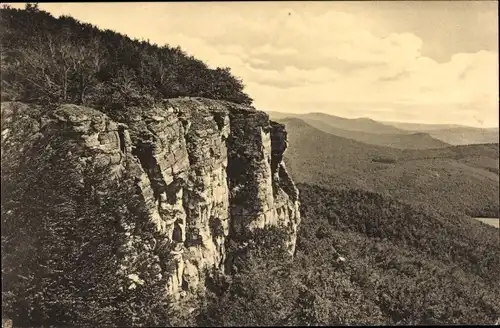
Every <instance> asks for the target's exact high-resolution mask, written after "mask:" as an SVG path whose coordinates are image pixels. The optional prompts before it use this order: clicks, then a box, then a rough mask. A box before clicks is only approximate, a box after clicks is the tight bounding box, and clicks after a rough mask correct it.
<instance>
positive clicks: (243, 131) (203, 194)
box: [2, 98, 300, 296]
mask: <svg viewBox="0 0 500 328" xmlns="http://www.w3.org/2000/svg"><path fill="white" fill-rule="evenodd" d="M22 126H30V127H31V128H30V129H23V131H16V130H19V129H20V128H21V127H22ZM49 131H50V133H51V134H52V135H53V134H58V133H59V134H62V133H64V135H65V137H67V138H68V142H70V141H72V142H75V144H77V145H78V149H79V150H78V151H77V150H76V149H75V158H74V163H68V165H75V166H77V165H78V163H83V162H86V163H91V164H92V166H93V167H95V168H100V169H102V170H105V172H106V176H107V177H108V179H110V180H113V179H115V180H116V179H117V180H119V179H120V178H121V176H122V175H123V174H124V172H127V173H128V174H129V175H132V176H133V177H135V181H136V184H137V187H138V192H139V194H140V197H141V199H142V202H143V204H144V205H145V207H146V209H147V212H148V215H147V218H146V220H147V221H148V222H149V223H150V225H149V226H151V227H153V228H152V229H153V230H154V235H155V240H152V241H146V240H144V239H141V238H142V237H141V231H140V230H137V229H134V228H133V226H134V222H123V224H122V225H123V228H124V229H125V231H126V233H127V236H129V242H128V243H127V245H123V250H124V253H125V256H124V260H123V263H122V264H121V266H120V268H117V271H118V272H119V273H121V274H123V275H129V276H130V277H131V278H130V279H131V280H132V282H133V283H141V281H140V280H141V279H139V278H138V277H137V275H139V274H140V273H137V272H128V265H127V261H129V260H130V259H127V258H130V257H134V254H138V253H141V252H150V253H151V256H154V257H155V258H157V261H158V263H157V264H158V265H157V266H158V274H159V275H160V276H163V277H164V278H166V279H165V281H166V289H167V290H168V292H169V293H170V294H172V295H175V296H180V295H182V294H184V293H185V292H194V291H195V290H197V289H199V288H200V287H203V282H202V279H203V276H204V271H205V269H213V268H215V269H218V270H223V268H224V264H225V260H226V255H227V254H226V250H225V244H226V241H227V240H228V239H229V238H231V239H233V240H238V241H241V242H243V241H244V240H245V238H246V237H245V236H246V235H247V234H248V231H251V230H252V229H255V228H263V227H265V226H268V225H277V226H281V227H283V229H286V231H288V235H289V236H290V239H289V247H290V251H291V252H293V250H294V248H295V240H296V236H297V234H296V233H297V227H298V225H299V223H300V212H299V201H298V191H297V189H296V188H295V186H294V184H293V181H292V180H291V178H290V176H289V174H288V172H287V170H286V167H285V165H284V162H283V153H284V151H285V149H286V143H287V141H286V131H285V128H284V126H283V125H281V124H278V123H274V122H270V121H269V118H268V116H267V114H265V113H263V112H260V111H256V110H255V109H254V108H252V107H247V106H241V105H236V104H233V103H229V102H223V101H213V100H208V99H203V98H178V99H169V100H165V101H164V102H163V103H161V104H157V105H155V106H154V107H152V108H130V109H128V110H127V111H126V112H125V113H122V114H121V115H120V116H119V117H118V116H117V117H114V118H113V119H111V118H110V117H108V116H106V115H105V114H103V113H101V112H99V111H96V110H94V109H90V108H86V107H81V106H75V105H63V106H60V107H59V108H57V109H56V110H54V111H50V112H43V110H42V109H40V107H37V106H28V105H25V104H19V103H3V104H2V151H3V150H4V149H6V150H7V151H8V150H9V149H10V148H12V145H10V146H9V136H10V135H12V134H17V136H18V138H17V139H18V140H19V139H22V140H23V141H22V142H21V143H18V144H16V145H15V147H22V144H29V143H30V142H32V140H37V139H43V138H47V133H49ZM19 136H21V138H19ZM9 147H10V148H9ZM40 151H43V150H40ZM2 166H3V164H2ZM83 174H84V173H82V175H83ZM83 178H84V177H83V176H82V180H83ZM106 186H107V183H106V181H100V182H95V183H94V185H93V186H92V188H95V189H96V190H97V192H98V193H100V194H102V195H106V193H107V192H109V190H108V191H107V190H106ZM160 243H161V244H165V243H166V244H169V245H171V246H172V247H170V248H169V249H170V250H169V252H170V254H161V253H158V252H156V251H155V249H157V245H158V244H160ZM155 252H156V253H155ZM167 255H168V256H167ZM127 256H128V257H127ZM164 258H169V260H168V261H169V262H170V263H162V261H164V260H163V259H164Z"/></svg>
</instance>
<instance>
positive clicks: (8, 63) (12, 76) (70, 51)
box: [0, 4, 252, 112]
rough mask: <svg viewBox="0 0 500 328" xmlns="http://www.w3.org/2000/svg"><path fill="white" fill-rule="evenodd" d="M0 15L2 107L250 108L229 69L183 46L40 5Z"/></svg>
mask: <svg viewBox="0 0 500 328" xmlns="http://www.w3.org/2000/svg"><path fill="white" fill-rule="evenodd" d="M0 14H1V17H2V24H1V32H0V40H1V54H0V56H1V65H2V84H1V87H2V101H22V102H34V103H40V104H45V105H57V104H60V103H74V104H81V105H87V106H90V107H94V108H97V109H100V110H102V111H105V112H110V111H114V110H119V109H120V108H123V107H124V106H140V105H150V104H153V103H154V102H155V101H158V100H161V99H165V98H174V97H184V96H192V97H194V96H198V97H206V98H211V99H218V100H228V101H232V102H235V103H239V104H251V103H252V99H251V98H250V97H249V96H248V95H247V94H245V92H244V91H243V88H244V86H243V83H242V81H241V80H240V79H238V78H236V77H235V76H233V75H232V74H231V71H230V69H229V68H227V67H222V68H219V67H218V68H215V69H212V68H209V67H208V66H207V65H206V64H205V63H203V62H202V61H201V60H198V59H195V58H194V57H193V56H190V55H188V54H186V53H185V52H184V51H183V50H182V49H181V48H180V47H170V46H169V45H167V44H165V45H156V44H151V43H149V42H148V41H147V40H132V39H130V38H129V37H127V36H125V35H122V34H120V33H117V32H115V31H111V30H104V31H103V30H100V29H99V28H97V27H96V26H93V25H91V24H88V23H82V22H79V21H78V20H76V19H74V18H73V17H70V16H61V17H59V18H55V17H53V16H52V15H51V14H49V13H48V12H45V11H43V10H41V9H39V8H38V6H37V5H31V4H28V5H27V6H26V9H25V10H19V9H13V8H10V7H8V6H4V7H3V8H2V9H1V11H0ZM166 39H167V40H168V37H166Z"/></svg>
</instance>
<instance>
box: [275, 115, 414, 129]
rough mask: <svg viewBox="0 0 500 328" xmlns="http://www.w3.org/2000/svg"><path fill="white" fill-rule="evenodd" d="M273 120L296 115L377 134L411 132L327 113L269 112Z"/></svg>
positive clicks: (306, 119)
mask: <svg viewBox="0 0 500 328" xmlns="http://www.w3.org/2000/svg"><path fill="white" fill-rule="evenodd" d="M267 113H268V114H269V117H270V118H271V119H272V120H280V119H283V118H287V117H296V118H300V119H301V120H305V121H306V122H307V121H308V120H314V121H321V122H323V123H325V124H328V125H329V126H331V127H334V128H337V129H342V130H347V131H358V132H365V133H376V134H410V133H411V132H408V131H406V130H402V129H398V128H396V127H394V126H392V125H387V124H383V123H380V122H377V121H375V120H372V119H370V118H353V119H351V118H344V117H339V116H334V115H329V114H325V113H307V114H289V113H279V112H267Z"/></svg>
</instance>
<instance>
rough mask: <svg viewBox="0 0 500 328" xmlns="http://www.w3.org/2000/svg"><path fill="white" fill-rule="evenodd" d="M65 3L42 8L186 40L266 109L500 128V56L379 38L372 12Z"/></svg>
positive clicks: (157, 38)
mask: <svg viewBox="0 0 500 328" xmlns="http://www.w3.org/2000/svg"><path fill="white" fill-rule="evenodd" d="M57 6H58V5H56V4H43V5H42V8H47V9H50V8H53V9H52V11H53V12H55V13H56V14H60V13H62V12H70V13H72V14H73V15H74V16H76V17H77V18H80V19H82V20H86V21H90V22H93V23H95V24H98V25H100V26H103V27H104V28H114V29H115V30H118V31H120V32H122V33H127V34H129V35H131V36H133V37H143V38H145V39H150V40H151V41H153V42H156V43H158V44H163V43H165V42H166V43H169V44H170V45H180V46H181V47H182V48H183V49H184V50H186V51H187V52H188V53H189V54H192V55H194V56H195V57H197V58H199V59H201V60H204V61H205V62H206V63H207V64H209V65H210V66H228V67H231V69H232V71H233V73H234V74H235V75H237V76H238V77H241V78H242V79H243V81H244V83H245V84H246V86H247V92H248V93H249V94H250V96H251V97H252V98H254V99H255V105H256V107H258V108H261V109H269V110H278V111H280V110H281V111H289V112H300V111H304V112H307V111H312V110H316V109H315V108H311V107H312V106H318V107H320V108H321V110H323V111H326V112H329V113H331V114H334V115H335V114H337V115H340V114H341V113H344V114H349V113H360V112H361V111H362V109H363V108H364V109H366V108H370V109H373V110H376V109H377V108H380V111H379V112H378V113H379V114H380V115H387V116H386V117H385V118H386V119H392V120H398V119H399V118H401V117H405V116H410V114H411V116H412V117H414V116H417V118H418V117H420V120H421V121H426V120H429V119H430V118H432V117H434V118H435V119H440V120H444V119H446V120H447V121H448V122H454V120H455V119H456V120H458V121H457V122H455V123H460V122H461V123H464V124H466V123H467V122H466V121H467V120H473V119H474V120H476V118H477V117H479V118H480V119H481V120H483V121H485V123H486V124H489V125H496V124H497V120H498V109H497V106H498V54H497V53H496V52H489V51H479V52H475V53H457V54H455V55H453V56H452V57H451V58H450V59H449V60H448V61H446V62H437V61H436V60H434V59H432V58H428V57H425V56H423V55H422V49H423V46H424V44H425V40H423V39H421V38H420V37H419V36H418V35H415V34H413V33H410V32H398V33H395V32H394V33H390V34H387V35H380V34H376V33H375V32H374V30H373V26H374V24H375V25H376V24H377V22H376V21H373V20H370V21H369V20H368V19H367V18H366V17H367V16H369V13H368V12H367V11H365V12H364V16H361V15H357V14H356V15H355V14H351V13H348V12H343V11H340V10H331V9H328V8H333V5H328V4H323V5H322V6H323V7H324V8H326V9H325V10H322V11H318V10H316V12H313V10H308V9H307V8H310V7H313V6H312V4H307V5H306V4H305V3H303V4H293V3H289V4H286V6H287V7H283V4H279V3H274V4H269V5H264V4H263V3H260V4H259V5H257V3H254V4H252V3H244V2H242V3H234V4H231V5H229V4H227V3H226V4H219V3H169V4H166V3H155V4H153V3H148V4H133V3H130V4H120V5H119V6H116V5H110V4H100V6H101V7H99V8H101V10H96V8H95V7H92V6H94V5H89V4H71V5H70V4H66V5H64V6H63V7H57ZM95 6H98V5H97V4H96V5H95ZM300 6H302V7H301V8H303V10H300V8H299V7H300ZM317 6H318V7H319V6H320V5H319V4H318V5H317ZM339 6H341V5H339ZM345 6H347V5H345ZM118 7H119V8H118ZM288 7H289V8H288ZM61 8H63V9H64V10H63V9H61ZM105 8H108V9H106V10H105ZM118 9H119V10H118ZM379 23H380V24H382V25H383V24H384V23H385V22H379ZM421 24H426V22H425V19H423V20H422V23H421ZM436 33H439V31H436ZM445 37H446V35H443V38H445ZM492 42H496V40H492ZM346 104H349V105H346ZM382 109H386V110H385V111H383V110H382ZM387 109H390V110H392V111H387ZM405 111H413V112H412V113H408V112H405ZM415 111H418V113H416V112H415ZM436 111H438V112H439V111H440V113H439V114H436ZM443 111H447V112H446V113H443ZM391 113H392V114H391ZM398 115H399V117H398ZM358 116H359V115H358ZM474 117H476V118H474ZM435 123H439V122H435Z"/></svg>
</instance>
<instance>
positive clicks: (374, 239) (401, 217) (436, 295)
mask: <svg viewBox="0 0 500 328" xmlns="http://www.w3.org/2000/svg"><path fill="white" fill-rule="evenodd" d="M298 187H299V190H300V192H301V203H302V214H303V220H302V223H301V226H300V230H299V239H298V244H297V250H296V254H295V257H294V258H293V259H290V258H288V257H287V256H286V255H285V254H284V253H283V252H282V251H280V249H279V248H277V247H269V245H267V244H266V243H262V245H261V246H263V247H262V248H261V249H260V250H254V251H249V253H250V255H247V256H246V265H245V266H244V267H241V268H240V270H239V271H238V272H237V273H236V274H235V275H234V276H233V278H232V284H231V285H230V286H229V285H225V287H224V284H223V283H222V284H219V286H220V287H221V288H219V289H217V295H214V296H213V297H212V299H211V301H210V302H208V304H207V305H206V306H205V308H204V309H203V311H202V312H201V314H200V315H199V316H198V324H200V325H203V326H221V325H227V326H258V325H266V326H271V325H366V324H371V325H384V324H389V325H395V324H404V325H416V324H427V325H429V324H492V323H494V322H495V321H496V320H497V319H498V317H499V316H500V296H499V295H500V289H499V286H498V284H497V283H496V282H497V281H498V280H497V277H498V275H500V256H499V255H500V254H499V244H498V243H499V240H498V231H497V230H496V229H495V228H493V227H490V226H487V225H485V224H483V223H480V222H476V221H473V220H469V219H467V218H465V217H460V216H456V217H444V216H441V215H438V214H436V213H434V212H432V211H430V210H429V209H426V208H424V207H415V206H413V205H409V204H404V203H402V202H399V201H396V200H393V199H390V198H387V197H385V196H382V195H380V194H377V193H371V192H366V191H361V190H343V191H342V190H329V189H326V188H320V187H317V186H312V185H306V184H300V185H298ZM264 236H267V239H266V238H263V240H268V243H269V242H270V243H272V244H273V245H276V244H277V242H276V239H277V237H279V233H278V232H276V231H273V230H272V229H271V230H269V231H267V232H265V233H264ZM266 246H267V247H266Z"/></svg>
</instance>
